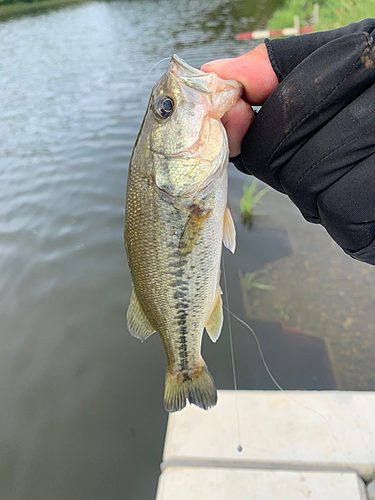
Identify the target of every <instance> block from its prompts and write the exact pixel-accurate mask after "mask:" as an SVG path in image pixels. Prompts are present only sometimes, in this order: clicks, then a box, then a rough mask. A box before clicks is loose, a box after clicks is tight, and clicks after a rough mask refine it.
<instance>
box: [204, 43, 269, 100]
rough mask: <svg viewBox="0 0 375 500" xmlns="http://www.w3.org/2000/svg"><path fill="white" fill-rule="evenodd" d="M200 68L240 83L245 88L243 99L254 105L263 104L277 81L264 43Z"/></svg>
mask: <svg viewBox="0 0 375 500" xmlns="http://www.w3.org/2000/svg"><path fill="white" fill-rule="evenodd" d="M201 70H202V71H205V72H206V73H216V74H217V75H218V76H219V77H220V78H223V79H224V80H236V81H237V82H239V83H241V84H242V85H243V87H244V89H245V91H244V95H243V99H244V100H245V101H247V102H248V103H250V104H254V105H261V104H263V103H264V101H265V100H266V99H267V97H268V96H269V95H270V94H271V93H272V92H273V91H274V89H275V88H276V87H277V85H278V83H279V82H278V79H277V76H276V74H275V72H274V70H273V68H272V65H271V62H270V60H269V57H268V52H267V48H266V46H265V44H264V43H262V44H260V45H258V46H257V47H255V49H253V50H252V51H250V52H248V53H247V54H243V55H242V56H240V57H235V58H233V59H218V60H216V61H211V62H209V63H206V64H204V65H203V66H202V68H201Z"/></svg>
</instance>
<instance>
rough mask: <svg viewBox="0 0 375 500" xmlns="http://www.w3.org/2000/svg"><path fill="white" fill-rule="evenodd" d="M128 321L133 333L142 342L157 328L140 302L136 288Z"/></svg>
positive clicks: (130, 305)
mask: <svg viewBox="0 0 375 500" xmlns="http://www.w3.org/2000/svg"><path fill="white" fill-rule="evenodd" d="M126 321H127V324H128V330H129V332H130V333H131V335H133V337H135V338H137V339H139V340H141V341H142V342H143V341H144V340H146V339H147V338H148V337H150V335H152V334H153V333H154V332H155V329H154V328H152V326H151V324H150V322H149V320H148V319H147V316H146V314H145V312H144V310H143V309H142V306H141V304H140V303H139V302H138V299H137V296H136V294H135V292H134V290H133V293H132V296H131V297H130V304H129V307H128V312H127V314H126Z"/></svg>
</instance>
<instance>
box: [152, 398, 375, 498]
mask: <svg viewBox="0 0 375 500" xmlns="http://www.w3.org/2000/svg"><path fill="white" fill-rule="evenodd" d="M288 394H290V396H291V397H292V398H293V399H294V400H295V401H298V402H299V403H300V404H297V403H296V402H295V401H292V400H291V399H289V398H288V396H287V395H286V394H284V393H282V392H280V391H277V392H276V391H275V392H273V391H238V392H237V406H238V410H239V421H240V434H241V443H239V438H238V426H237V416H236V402H235V397H236V396H235V393H234V391H219V402H218V405H217V406H216V407H215V408H213V409H211V410H209V411H207V412H205V411H203V410H200V409H199V408H196V407H195V406H188V407H187V408H186V409H184V410H183V411H181V412H178V413H173V414H171V415H170V416H169V421H168V428H167V434H166V441H165V448H164V456H163V461H164V462H163V464H162V469H163V468H164V467H166V466H168V465H179V466H182V465H188V466H191V465H199V466H207V465H209V466H220V467H226V466H230V467H236V466H238V467H252V468H263V469H264V468H266V469H268V468H276V469H298V470H304V471H308V470H323V471H334V470H339V471H345V470H356V471H357V472H358V473H359V474H360V475H361V476H362V477H364V478H366V479H369V478H370V476H371V474H372V473H373V472H374V470H375V425H374V422H375V393H369V392H336V391H333V392H310V391H309V392H307V391H306V392H303V391H302V392H300V391H291V392H289V393H288ZM301 405H303V406H301ZM306 407H309V408H311V410H310V409H307V408H306ZM315 412H319V413H321V414H322V415H323V416H324V417H325V419H326V420H325V419H324V418H322V417H321V416H320V415H318V414H317V413H315ZM238 444H241V445H242V447H243V451H242V452H241V453H239V452H238V451H237V446H238ZM176 498H178V497H176ZM233 498H234V497H233ZM249 498H251V497H249Z"/></svg>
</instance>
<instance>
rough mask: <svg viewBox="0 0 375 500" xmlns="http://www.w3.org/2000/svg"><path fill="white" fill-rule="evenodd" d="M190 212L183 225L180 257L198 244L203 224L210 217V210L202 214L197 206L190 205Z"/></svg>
mask: <svg viewBox="0 0 375 500" xmlns="http://www.w3.org/2000/svg"><path fill="white" fill-rule="evenodd" d="M190 210H191V213H190V217H189V219H188V221H187V223H186V225H185V229H184V232H183V234H182V236H181V239H180V244H179V248H180V252H181V253H182V255H186V254H188V253H190V252H191V251H192V250H193V248H194V247H195V245H196V244H197V243H198V241H199V238H200V237H201V234H202V229H203V223H204V222H205V221H206V220H207V217H208V216H209V215H210V210H208V211H207V212H203V211H202V210H201V209H200V208H199V207H198V205H192V207H191V209H190Z"/></svg>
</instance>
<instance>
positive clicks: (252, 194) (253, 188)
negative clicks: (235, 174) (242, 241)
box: [241, 179, 270, 227]
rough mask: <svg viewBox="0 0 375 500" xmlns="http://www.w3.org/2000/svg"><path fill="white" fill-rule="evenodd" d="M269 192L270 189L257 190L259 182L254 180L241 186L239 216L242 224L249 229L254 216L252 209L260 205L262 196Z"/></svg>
mask: <svg viewBox="0 0 375 500" xmlns="http://www.w3.org/2000/svg"><path fill="white" fill-rule="evenodd" d="M268 191H270V188H268V187H265V188H263V189H261V190H259V182H258V181H257V180H256V179H254V180H253V181H251V182H250V183H248V182H245V183H244V185H243V196H242V198H241V216H242V221H243V223H244V224H246V225H248V226H250V227H251V225H252V219H253V215H254V207H255V205H257V204H258V203H261V201H260V200H261V199H262V198H263V196H264V195H265V194H266V193H268Z"/></svg>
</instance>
